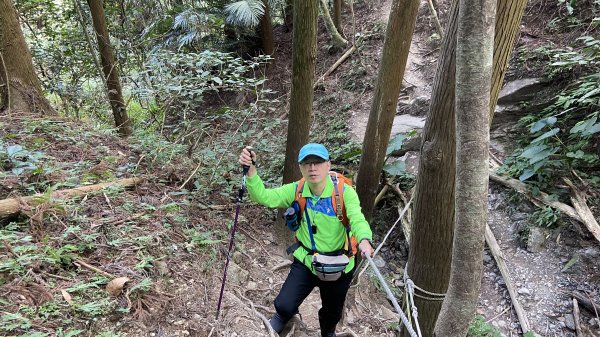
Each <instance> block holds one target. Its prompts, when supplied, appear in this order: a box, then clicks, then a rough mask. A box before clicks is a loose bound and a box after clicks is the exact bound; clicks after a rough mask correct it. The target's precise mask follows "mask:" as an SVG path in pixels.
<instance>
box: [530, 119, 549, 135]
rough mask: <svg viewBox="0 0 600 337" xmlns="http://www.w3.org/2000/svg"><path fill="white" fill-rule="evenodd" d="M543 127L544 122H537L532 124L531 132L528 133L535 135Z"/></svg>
mask: <svg viewBox="0 0 600 337" xmlns="http://www.w3.org/2000/svg"><path fill="white" fill-rule="evenodd" d="M544 126H546V120H545V119H540V120H539V121H537V122H535V123H533V125H532V126H531V130H529V132H531V133H536V132H538V131H540V130H541V129H542V128H543V127H544Z"/></svg>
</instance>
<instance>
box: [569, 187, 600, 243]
mask: <svg viewBox="0 0 600 337" xmlns="http://www.w3.org/2000/svg"><path fill="white" fill-rule="evenodd" d="M563 181H564V182H565V183H566V184H567V185H568V186H569V188H570V189H571V202H572V203H573V206H574V207H575V210H576V211H577V214H579V216H580V217H581V222H583V224H584V225H585V227H587V229H588V230H589V231H590V233H592V235H593V236H594V237H595V238H596V240H597V241H598V242H600V225H598V221H596V219H595V218H594V214H593V213H592V211H591V210H590V208H589V207H588V205H587V200H586V196H585V194H584V193H583V192H581V191H580V190H578V189H577V187H575V185H573V183H572V182H571V181H570V180H569V179H567V178H563Z"/></svg>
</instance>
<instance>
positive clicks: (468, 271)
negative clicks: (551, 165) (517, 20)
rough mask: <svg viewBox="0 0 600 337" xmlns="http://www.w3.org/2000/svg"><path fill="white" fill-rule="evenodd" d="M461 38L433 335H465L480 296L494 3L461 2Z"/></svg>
mask: <svg viewBox="0 0 600 337" xmlns="http://www.w3.org/2000/svg"><path fill="white" fill-rule="evenodd" d="M459 7H460V8H459V16H458V29H457V39H456V41H457V42H456V44H457V47H456V104H455V109H454V110H455V112H456V192H455V212H456V215H455V224H456V226H455V229H454V243H453V249H452V264H451V266H452V267H451V274H450V284H449V287H448V292H447V294H446V298H445V300H444V302H443V304H442V310H441V312H440V316H439V317H438V320H437V323H436V325H435V329H434V336H440V337H442V336H443V337H463V336H465V335H466V334H467V330H468V328H469V324H470V322H471V319H472V318H473V315H474V314H475V309H476V308H477V299H478V297H479V288H480V285H481V273H482V271H483V246H484V242H485V226H486V224H487V193H488V181H489V177H488V165H489V164H488V152H489V142H490V132H489V130H490V128H489V103H490V102H489V100H490V87H491V76H492V62H493V48H494V18H495V14H496V6H495V1H494V0H485V1H484V0H460V5H459Z"/></svg>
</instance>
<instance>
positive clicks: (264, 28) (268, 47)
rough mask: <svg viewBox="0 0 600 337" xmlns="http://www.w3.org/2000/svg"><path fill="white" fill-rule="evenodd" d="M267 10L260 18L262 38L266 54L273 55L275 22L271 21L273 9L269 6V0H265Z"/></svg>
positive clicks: (263, 49)
mask: <svg viewBox="0 0 600 337" xmlns="http://www.w3.org/2000/svg"><path fill="white" fill-rule="evenodd" d="M263 5H264V7H265V12H264V14H263V16H262V17H261V18H260V26H259V27H260V28H259V30H260V40H261V46H262V51H263V53H264V54H265V55H273V51H274V50H275V45H274V43H273V24H272V23H271V13H270V12H271V10H270V8H269V0H263Z"/></svg>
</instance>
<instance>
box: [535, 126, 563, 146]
mask: <svg viewBox="0 0 600 337" xmlns="http://www.w3.org/2000/svg"><path fill="white" fill-rule="evenodd" d="M558 131H560V129H559V128H554V129H552V130H550V131H548V132H546V133H544V134H543V135H541V136H539V137H537V138H536V139H534V140H532V141H531V143H537V142H539V141H540V140H544V139H546V138H548V137H552V136H554V135H556V134H557V133H558Z"/></svg>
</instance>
